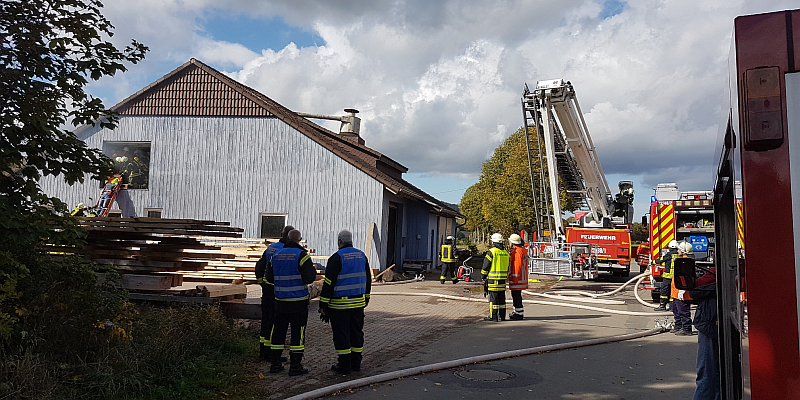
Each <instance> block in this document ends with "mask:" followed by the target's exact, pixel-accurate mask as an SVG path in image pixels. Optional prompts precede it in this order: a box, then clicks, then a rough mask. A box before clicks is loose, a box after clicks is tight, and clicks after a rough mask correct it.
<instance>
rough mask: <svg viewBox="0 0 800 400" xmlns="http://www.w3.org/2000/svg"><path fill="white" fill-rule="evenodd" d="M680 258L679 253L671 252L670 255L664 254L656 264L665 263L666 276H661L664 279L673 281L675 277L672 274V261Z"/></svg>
mask: <svg viewBox="0 0 800 400" xmlns="http://www.w3.org/2000/svg"><path fill="white" fill-rule="evenodd" d="M676 258H678V252H677V251H673V250H670V251H669V253H667V254H664V255H663V256H661V257H659V258H658V259H657V260H656V264H661V263H664V274H663V275H661V276H662V277H663V278H664V279H672V277H673V276H674V275H675V273H674V272H672V260H674V259H676Z"/></svg>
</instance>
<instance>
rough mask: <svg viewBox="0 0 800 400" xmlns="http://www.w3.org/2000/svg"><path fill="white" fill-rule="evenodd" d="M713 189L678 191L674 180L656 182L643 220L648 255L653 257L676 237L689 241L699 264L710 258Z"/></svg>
mask: <svg viewBox="0 0 800 400" xmlns="http://www.w3.org/2000/svg"><path fill="white" fill-rule="evenodd" d="M712 199H713V192H711V191H691V192H680V191H679V190H678V185H677V184H675V183H659V184H658V185H657V186H656V194H655V195H654V196H653V197H651V199H650V214H649V216H648V217H649V218H648V219H649V221H648V223H647V226H648V232H649V236H650V257H651V259H652V260H655V259H656V258H658V257H659V256H660V255H661V252H662V250H665V249H667V246H668V245H669V242H670V241H672V240H677V241H679V242H681V241H685V242H689V243H691V244H692V247H693V250H694V256H695V260H697V262H698V263H700V264H709V266H710V264H712V263H713V262H714V207H713V205H712V203H711V202H712Z"/></svg>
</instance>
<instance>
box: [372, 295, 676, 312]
mask: <svg viewBox="0 0 800 400" xmlns="http://www.w3.org/2000/svg"><path fill="white" fill-rule="evenodd" d="M371 295H373V296H375V295H395V296H429V297H438V298H442V299H451V300H462V301H478V302H482V303H483V302H486V300H484V299H474V298H471V297H459V296H451V295H448V294H439V293H411V292H410V293H407V292H372V293H371ZM522 302H523V303H529V304H541V305H546V306H562V307H572V308H580V309H582V310H591V311H600V312H604V313H609V314H620V315H635V316H645V317H647V316H665V315H672V313H671V312H643V311H625V310H614V309H611V308H600V307H592V306H587V305H583V304H570V303H557V302H554V301H542V300H522Z"/></svg>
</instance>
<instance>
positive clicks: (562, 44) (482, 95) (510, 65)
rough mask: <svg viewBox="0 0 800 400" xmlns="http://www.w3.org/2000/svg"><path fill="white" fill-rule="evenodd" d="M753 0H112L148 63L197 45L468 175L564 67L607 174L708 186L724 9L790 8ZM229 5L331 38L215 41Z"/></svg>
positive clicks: (381, 144)
mask: <svg viewBox="0 0 800 400" xmlns="http://www.w3.org/2000/svg"><path fill="white" fill-rule="evenodd" d="M755 3H756V2H745V1H744V0H706V1H702V2H698V1H691V0H641V1H629V2H627V3H625V7H624V9H623V11H622V12H621V13H620V14H618V15H614V16H612V17H610V18H607V19H600V18H599V17H598V16H599V14H600V12H601V11H602V9H603V7H602V1H601V0H562V1H557V2H553V1H525V0H502V1H491V2H487V1H482V0H460V1H454V0H451V1H429V0H426V1H420V0H405V1H403V0H397V1H391V2H381V1H377V2H357V1H350V2H319V1H312V0H270V1H267V0H264V1H260V0H259V1H256V0H236V1H226V2H223V1H221V0H202V1H180V0H169V1H167V0H144V1H139V2H128V1H123V0H116V1H112V2H109V3H108V4H107V5H106V11H107V15H108V17H109V18H110V19H111V21H112V22H113V23H114V24H115V25H116V26H117V33H118V35H117V36H116V37H120V38H129V37H135V38H137V39H138V40H140V41H142V42H144V43H145V44H147V45H149V46H150V47H151V49H152V52H151V54H150V55H149V58H150V59H151V60H152V61H148V62H146V63H145V65H144V66H143V69H141V70H140V71H145V72H140V74H141V76H150V78H151V80H153V79H155V78H157V77H158V76H152V75H148V73H152V71H153V70H156V69H158V68H161V69H162V70H163V68H164V67H163V66H164V65H165V64H170V65H171V66H170V67H169V68H167V69H166V70H163V71H162V72H161V73H165V72H166V71H168V70H169V69H171V68H174V67H176V66H177V65H179V64H181V63H183V62H185V61H186V60H188V59H189V58H190V57H197V58H198V59H201V60H203V61H205V62H207V63H209V64H211V65H212V66H214V67H217V68H219V69H222V70H224V71H226V72H227V73H229V74H230V75H231V76H233V77H234V78H236V79H238V80H240V81H241V82H243V83H245V84H247V85H249V86H251V87H254V88H256V89H258V90H259V91H261V92H263V93H264V94H266V95H267V96H269V97H271V98H273V99H275V100H276V101H278V102H280V103H281V104H284V105H285V106H287V107H289V108H290V109H293V110H297V111H304V112H313V113H325V114H340V113H341V112H342V109H343V108H348V107H353V108H357V109H359V110H361V112H362V113H361V117H362V118H363V125H362V135H363V136H364V138H365V140H366V142H367V145H369V146H370V147H372V148H374V149H376V150H378V151H381V152H383V153H385V154H386V155H388V156H390V157H392V158H394V159H396V160H397V161H399V162H401V163H402V164H404V165H406V166H408V167H409V169H410V170H411V171H412V172H416V173H422V174H426V175H433V176H435V175H441V176H453V177H462V178H463V177H465V176H467V177H473V178H475V177H477V175H478V173H479V172H480V165H481V163H482V162H483V161H484V160H485V159H486V158H487V157H489V156H490V155H491V152H492V151H493V150H494V148H495V147H496V146H497V145H498V144H500V143H501V142H502V141H503V140H504V139H505V138H506V137H507V136H508V135H509V134H511V133H512V132H513V131H515V130H516V129H517V128H519V127H520V126H521V125H522V112H521V109H520V101H519V98H520V95H521V92H522V87H523V84H524V83H526V82H527V83H528V84H529V85H532V84H535V81H537V80H543V79H551V78H564V79H567V80H569V81H571V82H572V83H573V84H574V86H575V88H576V91H577V94H578V98H579V100H580V103H581V107H582V109H583V111H584V113H585V117H586V122H587V125H588V127H589V130H590V132H591V135H592V138H593V140H594V143H595V145H596V146H597V151H598V154H599V157H600V160H601V162H602V164H603V168H604V170H605V171H606V173H607V174H609V175H614V176H622V177H624V176H630V177H635V180H636V181H635V184H636V185H638V186H641V187H643V188H647V189H649V188H650V187H655V184H656V183H658V182H678V183H679V184H680V185H681V187H684V188H685V189H695V190H696V189H710V183H709V178H708V177H710V176H711V175H712V171H713V163H714V160H713V156H714V155H713V151H714V144H715V142H716V132H717V124H718V123H719V115H720V112H721V107H722V104H723V100H724V92H723V85H724V84H725V80H726V76H727V75H726V74H727V72H726V69H727V57H728V51H729V49H730V35H731V30H732V27H733V18H734V17H735V16H737V15H743V14H748V13H756V12H766V11H776V10H780V9H785V8H791V7H795V6H796V3H795V2H793V1H789V0H762V1H759V2H757V4H755ZM223 9H224V10H225V12H227V13H234V14H236V13H242V14H246V15H248V16H249V17H254V16H255V17H257V16H263V17H265V18H269V17H274V16H279V17H281V18H282V19H283V20H284V21H286V22H287V23H289V24H293V25H295V26H299V27H302V28H304V29H308V30H312V31H314V32H315V33H316V34H317V35H319V36H320V37H321V38H322V39H323V40H324V41H325V45H323V46H318V47H304V48H298V47H297V46H296V45H294V44H293V43H292V44H290V45H288V46H286V47H285V48H283V49H263V50H262V51H261V53H260V54H258V53H254V52H252V51H250V50H248V49H246V48H245V47H244V46H242V45H239V44H236V43H227V42H222V41H219V40H216V39H214V38H213V32H204V31H203V27H202V21H203V17H204V15H207V14H208V13H213V12H216V11H215V10H217V11H218V10H223ZM137 69H138V67H137ZM134 76H135V75H134ZM140 80H141V79H140ZM114 82H119V80H118V78H114ZM148 83H150V82H139V86H138V87H131V86H132V84H131V83H126V84H124V85H123V86H124V87H125V88H126V89H128V88H129V89H130V90H129V91H127V92H126V93H125V94H124V95H121V96H120V97H119V98H118V99H116V100H119V99H121V98H123V97H125V96H127V95H129V94H130V93H133V92H134V91H135V90H138V89H139V88H141V87H143V86H145V85H146V84H148ZM101 84H102V82H101ZM327 126H328V127H330V128H332V129H336V125H335V124H333V125H327ZM615 183H616V182H611V184H612V186H613V185H615ZM695 185H700V186H695ZM646 193H647V192H645V196H642V197H646Z"/></svg>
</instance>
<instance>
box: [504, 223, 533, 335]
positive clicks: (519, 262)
mask: <svg viewBox="0 0 800 400" xmlns="http://www.w3.org/2000/svg"><path fill="white" fill-rule="evenodd" d="M508 241H509V242H510V243H511V251H510V252H509V256H510V257H509V263H508V288H509V289H510V290H511V299H512V301H513V303H514V311H512V312H511V315H509V316H508V319H514V320H520V319H524V317H525V316H524V310H523V308H522V291H523V290H525V289H527V288H528V265H527V263H526V260H527V259H528V250H527V249H526V248H525V247H524V246H523V243H522V237H520V236H519V235H517V234H516V233H514V234H512V235H511V236H509V237H508Z"/></svg>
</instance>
